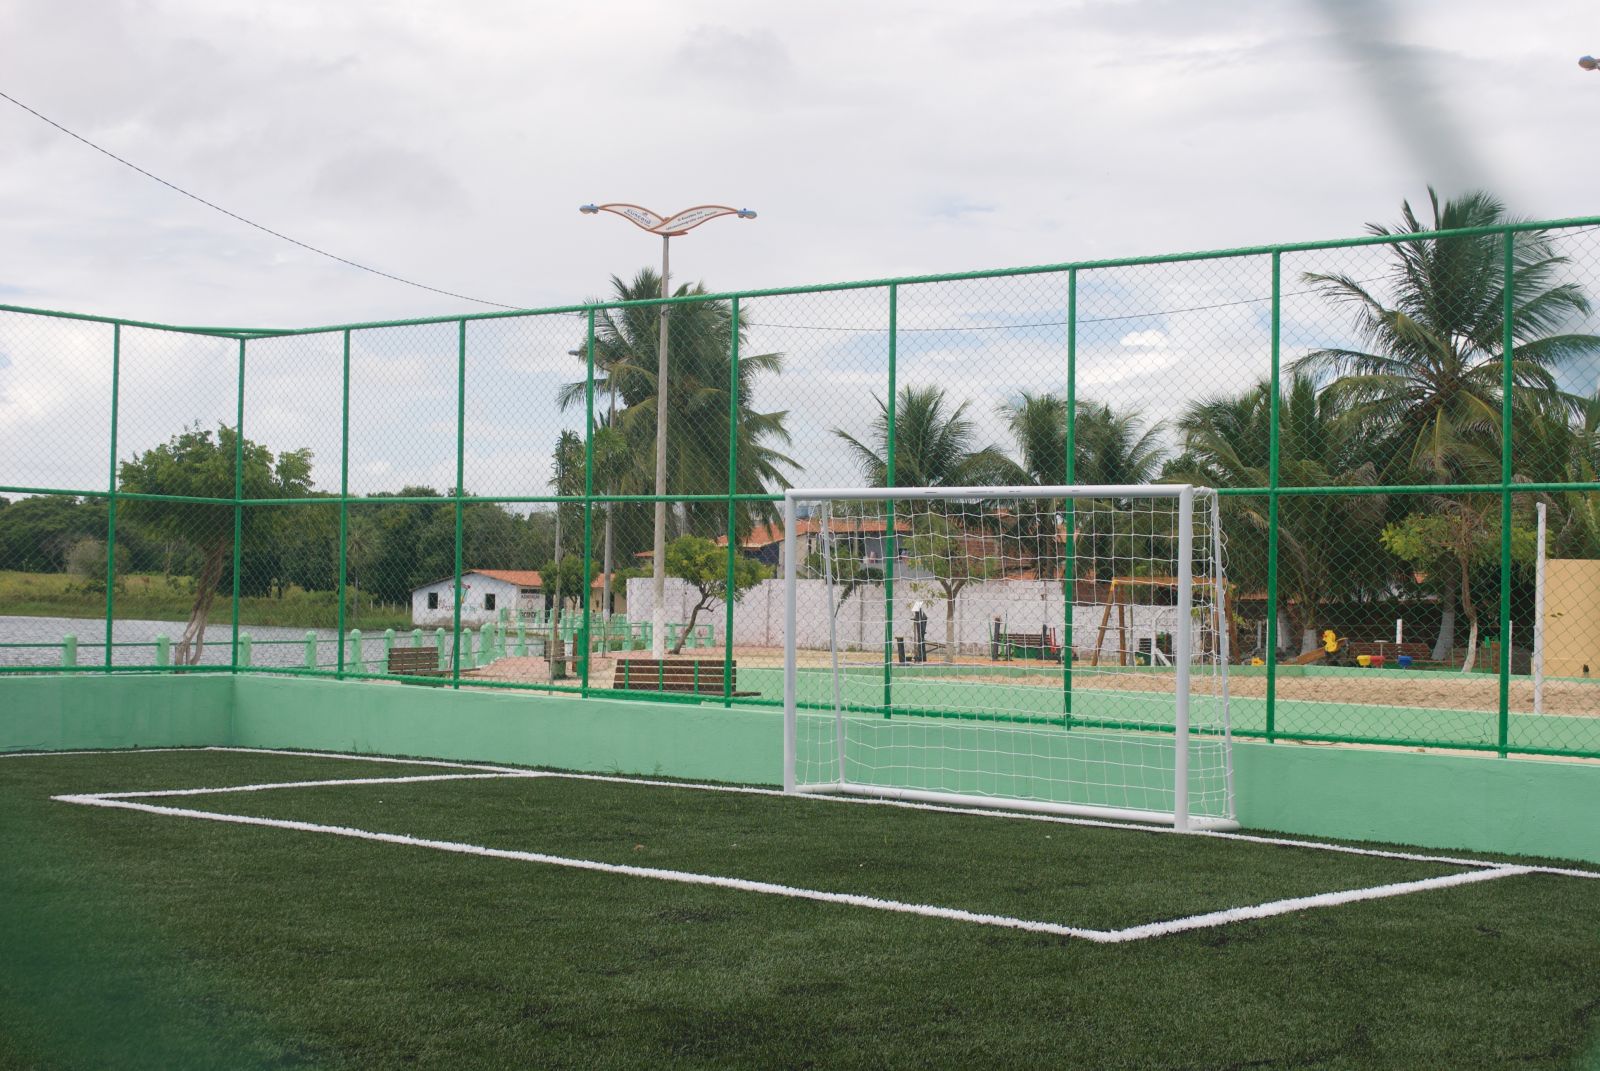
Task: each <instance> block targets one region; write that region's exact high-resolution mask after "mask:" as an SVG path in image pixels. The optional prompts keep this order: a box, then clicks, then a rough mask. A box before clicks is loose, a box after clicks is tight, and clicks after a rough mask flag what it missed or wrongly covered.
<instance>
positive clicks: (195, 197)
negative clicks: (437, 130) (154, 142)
mask: <svg viewBox="0 0 1600 1071" xmlns="http://www.w3.org/2000/svg"><path fill="white" fill-rule="evenodd" d="M0 99H4V100H8V101H10V102H11V103H12V104H15V105H16V106H17V107H19V108H21V109H22V110H23V111H25V112H27V113H28V114H29V115H31V116H33V117H34V118H35V119H38V120H40V121H41V122H45V123H48V124H49V125H51V126H53V127H55V128H56V129H57V130H59V131H61V133H63V134H65V135H67V137H69V138H72V139H74V140H76V141H81V142H82V143H83V144H85V145H87V146H89V148H91V149H93V150H94V151H95V152H98V153H101V154H103V155H105V156H109V157H111V159H113V160H115V161H116V162H117V163H119V164H121V165H122V166H123V167H129V168H132V169H133V170H135V171H137V172H139V174H141V175H143V176H144V177H145V178H147V179H152V180H154V181H156V182H159V183H161V185H163V186H165V187H166V188H167V189H169V190H172V191H173V192H175V193H181V194H182V195H183V196H185V197H187V198H189V199H190V200H191V201H198V202H199V203H201V204H203V205H205V206H206V207H207V208H209V209H212V210H213V211H216V212H221V213H222V214H223V215H224V216H227V217H228V218H230V219H235V220H238V221H239V222H240V223H243V224H245V225H246V226H249V227H254V228H255V229H256V230H258V231H261V232H263V233H265V234H270V235H272V237H274V238H278V239H281V240H282V241H285V242H288V243H289V244H291V245H297V246H299V247H300V248H301V249H304V250H307V251H308V252H312V253H315V254H317V255H318V256H322V257H327V258H328V259H329V260H336V261H338V262H339V263H340V264H344V265H346V266H348V267H351V268H358V269H360V270H361V271H364V272H370V273H372V274H373V275H377V276H381V277H383V278H385V279H390V280H393V281H394V282H397V283H404V284H405V285H407V286H414V287H416V288H417V289H419V290H428V291H431V292H433V293H435V294H443V295H444V296H445V297H453V298H459V299H461V300H462V301H474V302H477V303H478V304H479V305H492V306H494V307H495V308H497V309H513V310H515V309H520V308H521V307H522V306H520V305H506V304H503V303H501V302H498V301H489V300H487V299H486V298H477V297H473V296H472V295H471V294H458V293H456V292H455V291H454V290H444V289H441V288H440V287H437V286H429V285H428V284H427V283H419V282H417V281H416V280H415V279H407V278H405V277H404V276H400V275H395V274H394V273H393V272H387V271H383V270H382V269H380V268H374V267H372V266H370V265H367V264H362V263H361V262H359V261H355V260H351V259H350V258H349V257H341V256H339V255H338V254H337V253H330V252H328V251H327V250H326V249H319V248H317V247H316V246H314V245H312V244H311V243H309V242H302V241H300V239H298V238H291V237H290V236H289V235H287V234H284V233H283V232H282V231H275V230H273V229H272V228H271V227H265V226H262V225H261V224H260V223H257V222H256V221H255V220H253V219H246V218H245V217H244V216H241V215H239V213H237V212H230V211H229V210H228V209H226V208H223V207H222V206H221V205H219V204H217V203H215V202H213V201H208V200H206V199H205V198H204V197H201V196H200V195H199V194H196V193H190V192H189V191H188V190H186V189H184V188H183V187H182V186H179V185H177V184H176V183H172V182H168V181H167V180H166V179H164V178H162V177H161V176H160V175H155V174H151V173H150V172H149V171H146V170H145V169H144V168H142V167H140V166H139V165H138V164H135V163H133V162H132V161H129V160H125V159H123V158H122V157H120V156H118V155H117V154H116V153H114V152H112V151H111V150H110V149H107V148H104V147H103V146H100V145H96V144H95V143H94V142H92V141H90V140H89V139H88V138H86V137H84V136H83V135H82V134H79V133H76V132H75V131H72V130H68V129H67V128H66V127H64V126H62V125H61V124H60V123H58V122H56V121H55V120H54V119H52V118H50V117H49V116H48V115H43V114H41V113H40V112H38V111H35V110H34V109H33V108H30V107H28V106H27V105H26V104H24V103H22V102H21V101H20V100H18V99H17V98H16V97H13V96H11V95H10V94H8V93H5V92H0Z"/></svg>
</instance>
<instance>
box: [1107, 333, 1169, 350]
mask: <svg viewBox="0 0 1600 1071" xmlns="http://www.w3.org/2000/svg"><path fill="white" fill-rule="evenodd" d="M1117 344H1118V345H1119V346H1125V347H1127V348H1128V349H1140V350H1164V349H1166V348H1167V333H1166V332H1165V331H1130V332H1128V333H1127V334H1126V335H1123V336H1122V337H1121V338H1119V339H1118V340H1117Z"/></svg>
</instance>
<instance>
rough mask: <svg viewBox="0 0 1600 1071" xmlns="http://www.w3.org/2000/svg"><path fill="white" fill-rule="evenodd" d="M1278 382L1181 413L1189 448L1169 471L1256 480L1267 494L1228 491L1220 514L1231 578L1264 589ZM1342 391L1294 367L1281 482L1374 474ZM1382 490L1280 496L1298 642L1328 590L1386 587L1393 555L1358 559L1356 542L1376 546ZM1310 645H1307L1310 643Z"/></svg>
mask: <svg viewBox="0 0 1600 1071" xmlns="http://www.w3.org/2000/svg"><path fill="white" fill-rule="evenodd" d="M1271 405H1272V385H1271V383H1270V382H1264V383H1260V384H1258V385H1257V386H1255V387H1254V388H1252V389H1250V390H1248V391H1246V392H1245V393H1243V394H1240V395H1237V396H1234V397H1225V398H1215V399H1210V400H1207V401H1201V402H1196V403H1194V404H1193V405H1190V406H1189V407H1188V409H1187V410H1185V411H1184V413H1183V414H1182V415H1181V416H1180V417H1179V418H1178V422H1177V426H1178V431H1179V432H1180V434H1181V435H1182V442H1183V454H1182V455H1181V456H1180V457H1178V458H1177V459H1175V460H1174V461H1173V463H1172V464H1171V465H1169V466H1168V467H1167V470H1166V475H1167V476H1168V477H1172V478H1181V479H1187V480H1192V481H1193V482H1196V483H1202V484H1206V485H1209V486H1212V487H1231V488H1244V487H1258V488H1261V489H1262V491H1263V494H1261V495H1260V496H1259V497H1258V496H1255V495H1244V496H1237V495H1230V496H1227V497H1226V498H1224V499H1223V503H1222V522H1223V531H1224V535H1225V537H1226V540H1227V544H1228V549H1229V554H1228V562H1229V568H1228V573H1229V579H1230V580H1232V581H1233V582H1234V583H1235V584H1236V585H1239V586H1242V587H1246V588H1255V589H1259V588H1260V587H1262V586H1264V585H1265V583H1266V579H1267V577H1266V572H1265V563H1266V561H1267V550H1268V546H1267V544H1268V542H1269V540H1270V538H1271V534H1270V531H1269V528H1268V521H1269V516H1268V501H1267V496H1266V494H1265V491H1266V489H1267V487H1268V486H1269V482H1270V479H1269V478H1270V474H1271V437H1272V426H1271ZM1352 428H1353V426H1352V425H1351V424H1349V423H1348V422H1346V421H1345V420H1344V419H1343V414H1342V413H1341V412H1340V410H1339V409H1338V406H1337V402H1336V399H1335V398H1334V397H1333V396H1332V395H1330V394H1329V393H1328V392H1326V391H1324V392H1322V393H1321V394H1319V393H1318V391H1317V388H1316V384H1315V382H1314V381H1313V380H1312V379H1310V378H1309V377H1308V376H1304V375H1295V376H1293V377H1292V378H1291V379H1290V382H1289V385H1288V388H1287V390H1285V391H1284V394H1283V396H1282V398H1281V400H1280V404H1279V437H1278V442H1279V458H1278V473H1279V486H1282V487H1326V486H1333V485H1340V484H1343V485H1361V484H1371V483H1372V482H1373V478H1374V475H1375V472H1376V469H1375V466H1374V465H1373V464H1372V462H1371V460H1370V459H1369V458H1368V457H1367V456H1365V454H1364V453H1363V451H1362V449H1361V445H1360V444H1361V440H1360V439H1359V437H1358V436H1356V435H1355V434H1354V432H1353V430H1352ZM1383 498H1384V496H1381V495H1343V496H1335V495H1286V496H1283V497H1282V498H1281V499H1280V500H1279V509H1278V551H1279V566H1280V571H1279V592H1280V595H1281V596H1282V601H1283V610H1284V613H1285V615H1286V616H1287V617H1288V619H1289V626H1290V630H1291V635H1292V636H1293V637H1294V638H1295V639H1296V640H1301V639H1302V636H1303V635H1304V634H1305V633H1307V632H1309V631H1310V630H1311V629H1312V628H1313V627H1314V625H1315V623H1316V622H1315V618H1314V617H1313V615H1314V614H1315V612H1316V607H1317V606H1318V605H1319V604H1320V603H1321V602H1322V601H1323V600H1324V599H1326V598H1327V597H1329V596H1330V595H1333V594H1338V593H1341V592H1350V591H1352V590H1361V589H1366V590H1373V589H1381V588H1383V587H1385V586H1387V583H1388V581H1389V579H1390V578H1391V577H1392V575H1393V570H1392V568H1391V567H1390V566H1391V562H1390V560H1389V559H1388V558H1387V556H1386V555H1378V554H1373V555H1364V556H1362V557H1361V558H1360V559H1359V560H1351V558H1350V557H1348V556H1347V555H1346V553H1345V552H1346V551H1347V549H1348V548H1349V547H1351V546H1356V545H1376V539H1377V532H1378V529H1379V527H1380V526H1381V524H1382V520H1383V514H1384V501H1383ZM1304 649H1307V650H1309V649H1310V647H1309V645H1306V646H1304Z"/></svg>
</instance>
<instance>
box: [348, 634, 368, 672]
mask: <svg viewBox="0 0 1600 1071" xmlns="http://www.w3.org/2000/svg"><path fill="white" fill-rule="evenodd" d="M350 661H352V662H354V663H355V664H356V672H357V673H365V672H366V671H367V660H366V658H365V657H364V656H363V655H362V653H361V630H360V629H358V628H353V629H351V630H350Z"/></svg>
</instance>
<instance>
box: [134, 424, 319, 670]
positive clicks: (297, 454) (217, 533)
mask: <svg viewBox="0 0 1600 1071" xmlns="http://www.w3.org/2000/svg"><path fill="white" fill-rule="evenodd" d="M237 444H238V437H237V433H236V432H235V431H234V429H232V428H229V427H227V426H226V425H223V426H220V427H219V428H218V429H217V433H216V435H215V436H213V435H212V433H211V432H210V431H209V430H208V429H203V428H200V427H198V426H196V427H193V428H190V429H188V430H186V431H183V432H180V433H179V434H177V435H174V436H173V437H172V438H171V439H170V440H168V441H167V442H165V443H163V444H162V445H160V446H157V447H155V448H153V449H151V450H147V451H145V452H144V453H143V454H141V455H139V456H138V457H136V458H134V459H133V460H131V461H125V462H123V463H122V465H121V467H120V469H119V471H118V478H119V483H120V486H121V488H122V489H123V490H124V491H128V492H131V493H136V494H144V495H168V496H185V497H191V498H209V499H231V498H233V496H234V487H235V481H234V474H235V454H236V452H238V453H240V454H242V456H243V460H244V465H243V467H242V469H240V470H239V472H240V474H241V475H240V480H239V484H240V487H241V489H242V490H243V494H244V497H246V498H302V497H305V496H306V495H308V494H309V493H310V490H311V482H310V472H311V453H310V451H309V450H291V451H286V452H285V453H284V454H282V455H281V456H279V457H278V458H277V459H274V458H273V455H272V452H271V451H270V450H268V449H267V448H266V447H265V446H262V445H261V444H259V443H254V442H251V441H250V440H248V439H246V440H244V442H243V444H242V449H239V450H237V451H236V445H237ZM121 509H122V511H123V515H124V516H126V517H127V518H128V520H129V521H130V522H131V523H133V524H137V525H139V526H141V527H143V528H145V529H146V530H148V531H150V532H153V533H156V534H157V535H159V536H161V537H164V538H167V539H170V540H173V541H181V542H187V543H191V544H193V545H194V546H195V547H196V548H198V550H199V551H200V567H199V570H198V573H197V575H196V576H195V597H194V606H193V607H192V608H191V610H190V612H189V621H188V624H187V625H186V626H185V627H184V630H183V635H182V637H181V638H180V639H179V641H178V646H177V648H176V649H175V650H174V652H173V658H174V660H175V661H176V662H177V664H179V665H196V664H198V663H199V661H200V655H201V652H202V651H203V650H204V647H205V629H206V618H207V616H208V615H209V614H210V611H211V606H212V603H213V602H214V601H215V599H216V595H217V589H218V588H219V587H220V586H221V583H222V580H223V575H224V571H225V569H226V567H227V565H228V559H229V552H230V551H231V550H232V548H233V525H234V507H233V506H232V505H223V504H220V503H212V502H173V501H169V500H161V499H157V500H151V499H142V498H127V499H124V500H123V502H122V506H121ZM272 534H273V533H272V513H271V512H270V511H263V510H261V509H250V508H246V509H244V510H243V511H242V529H241V538H242V540H243V542H242V544H241V546H242V547H250V546H252V545H254V544H255V542H256V541H257V540H260V539H264V538H271V536H272Z"/></svg>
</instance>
